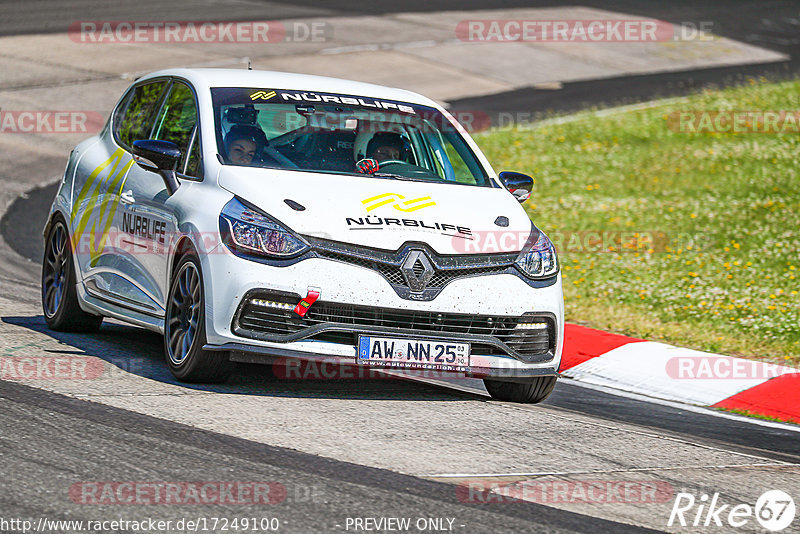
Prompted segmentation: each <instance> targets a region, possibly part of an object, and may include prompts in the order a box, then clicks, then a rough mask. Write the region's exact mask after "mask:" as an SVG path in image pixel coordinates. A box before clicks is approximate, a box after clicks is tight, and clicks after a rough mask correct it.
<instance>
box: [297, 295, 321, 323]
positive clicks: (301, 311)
mask: <svg viewBox="0 0 800 534" xmlns="http://www.w3.org/2000/svg"><path fill="white" fill-rule="evenodd" d="M318 298H319V290H318V289H311V288H309V289H308V295H306V296H305V298H304V299H302V300H301V301H300V302H298V303H297V306H295V307H294V312H295V313H296V314H297V315H299V316H300V317H305V316H306V313H307V312H308V309H309V308H310V307H311V305H312V304H314V303H315V302H316V301H317V299H318Z"/></svg>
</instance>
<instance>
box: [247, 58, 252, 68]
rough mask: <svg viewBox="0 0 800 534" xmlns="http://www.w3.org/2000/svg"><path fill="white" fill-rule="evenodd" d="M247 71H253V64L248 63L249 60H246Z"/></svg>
mask: <svg viewBox="0 0 800 534" xmlns="http://www.w3.org/2000/svg"><path fill="white" fill-rule="evenodd" d="M247 70H253V64H252V63H251V62H250V60H249V59H248V60H247Z"/></svg>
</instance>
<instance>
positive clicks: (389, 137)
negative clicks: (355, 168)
mask: <svg viewBox="0 0 800 534" xmlns="http://www.w3.org/2000/svg"><path fill="white" fill-rule="evenodd" d="M405 152H406V142H405V141H404V140H403V138H402V137H401V136H400V134H398V133H394V132H378V133H376V134H375V135H373V136H372V139H370V141H369V143H368V144H367V157H368V158H370V159H374V160H375V161H377V162H378V163H381V162H384V161H390V160H394V161H405V159H406V158H405Z"/></svg>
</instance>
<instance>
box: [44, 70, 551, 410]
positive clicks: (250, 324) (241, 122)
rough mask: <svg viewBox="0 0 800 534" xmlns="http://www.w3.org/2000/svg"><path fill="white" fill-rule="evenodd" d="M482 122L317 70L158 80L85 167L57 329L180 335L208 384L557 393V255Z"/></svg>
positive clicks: (521, 179) (59, 244)
mask: <svg viewBox="0 0 800 534" xmlns="http://www.w3.org/2000/svg"><path fill="white" fill-rule="evenodd" d="M532 185H533V180H532V179H531V178H530V177H528V176H525V175H523V174H519V173H513V172H506V173H500V175H499V176H498V175H497V174H496V173H495V172H494V171H493V170H492V168H491V166H490V165H489V163H488V161H487V160H486V158H485V157H484V155H483V154H482V153H481V152H480V150H479V149H478V147H477V145H476V144H475V142H474V141H473V140H472V139H471V138H470V136H469V135H468V134H467V132H466V131H465V130H464V128H463V127H462V126H461V125H459V124H458V122H457V121H455V120H454V119H453V117H451V116H450V115H449V114H448V113H447V112H446V111H445V110H444V109H442V108H441V107H440V106H438V105H437V104H436V103H434V102H433V101H431V100H429V99H427V98H425V97H422V96H420V95H417V94H414V93H411V92H408V91H403V90H398V89H390V88H386V87H380V86H376V85H370V84H364V83H355V82H350V81H345V80H337V79H332V78H323V77H316V76H306V75H296V74H285V73H275V72H263V71H249V70H222V69H175V70H165V71H161V72H156V73H153V74H150V75H147V76H145V77H142V78H140V79H138V80H137V81H136V82H135V83H134V84H133V85H132V86H131V87H130V88H129V89H128V90H127V91H126V92H125V94H124V95H123V96H122V98H121V99H120V100H119V102H118V103H117V105H116V107H115V109H114V110H113V112H112V113H111V116H110V118H109V120H108V122H107V123H106V125H105V126H104V128H103V130H102V131H101V132H100V133H99V134H98V135H97V136H95V137H92V138H91V139H88V140H86V141H84V142H82V143H81V144H79V145H78V146H77V147H75V149H74V150H73V151H72V153H71V154H70V157H69V161H68V163H67V167H66V170H65V172H64V177H63V180H62V182H61V186H60V188H59V190H58V193H57V195H56V198H55V200H54V202H53V205H52V209H51V211H50V215H49V218H48V220H47V224H46V227H45V229H44V237H45V257H44V263H43V269H42V303H43V308H44V315H45V318H46V321H47V324H48V325H49V327H50V328H52V329H55V330H72V331H91V330H96V329H97V328H98V327H99V326H100V323H101V321H102V320H103V317H113V318H116V319H119V320H122V321H126V322H128V323H132V324H134V325H139V326H141V327H144V328H148V329H150V330H153V331H156V332H159V333H162V334H163V336H164V352H165V358H166V362H167V365H168V366H169V369H170V370H171V371H172V373H173V374H174V376H175V377H176V378H177V379H179V380H182V381H188V382H215V381H223V380H225V379H226V377H227V376H228V374H229V372H230V370H231V367H232V365H233V362H235V361H263V362H264V363H271V362H274V361H275V359H277V358H291V359H292V361H297V360H296V359H300V360H312V361H314V360H319V359H325V360H326V361H330V360H334V361H337V362H340V363H342V364H348V365H350V364H351V365H355V366H369V367H370V368H377V369H395V370H397V369H410V370H419V369H422V370H435V371H437V372H441V373H443V374H445V375H448V376H450V375H452V376H455V377H477V378H483V379H484V382H485V384H486V387H487V389H488V391H489V393H490V394H491V395H492V396H494V397H496V398H499V399H503V400H511V401H517V402H539V401H541V400H543V399H544V398H545V397H547V395H549V393H550V392H551V391H552V389H553V386H554V384H555V382H556V378H557V376H558V367H559V363H560V359H561V349H562V343H563V328H564V327H563V297H562V288H561V277H560V274H559V265H558V259H557V256H556V251H555V249H554V247H553V245H552V243H551V242H550V240H549V239H548V238H547V236H546V235H545V234H544V233H543V232H542V231H540V230H539V229H538V228H536V226H534V225H533V224H532V223H531V221H530V219H529V217H528V216H527V214H526V212H525V210H524V209H523V208H522V207H521V206H520V203H521V202H524V200H525V199H527V198H528V196H529V195H530V191H531V187H532Z"/></svg>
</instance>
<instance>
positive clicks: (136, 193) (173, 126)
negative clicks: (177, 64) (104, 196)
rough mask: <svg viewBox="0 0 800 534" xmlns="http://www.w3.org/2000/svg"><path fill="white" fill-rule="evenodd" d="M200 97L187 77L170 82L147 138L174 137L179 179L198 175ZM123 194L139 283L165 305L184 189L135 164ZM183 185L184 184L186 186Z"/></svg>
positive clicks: (124, 227)
mask: <svg viewBox="0 0 800 534" xmlns="http://www.w3.org/2000/svg"><path fill="white" fill-rule="evenodd" d="M197 116H198V111H197V100H196V98H195V96H194V92H193V91H192V89H191V87H190V86H189V85H188V84H187V83H184V82H183V81H178V80H176V81H174V82H172V84H171V86H170V88H169V92H168V94H167V97H166V98H165V99H164V102H163V104H162V105H161V108H160V110H159V111H158V113H157V114H156V117H155V120H154V122H153V129H152V131H151V133H150V137H149V139H156V140H160V141H170V142H172V143H175V144H176V145H177V146H178V148H179V149H180V150H181V154H182V156H181V160H180V162H179V164H178V169H177V175H178V179H179V180H180V181H181V182H187V181H192V180H199V179H200V176H199V175H200V171H201V169H200V161H201V159H200V144H199V135H198V120H197ZM124 189H125V190H124V192H123V196H124V197H125V198H126V199H127V201H128V202H129V210H128V211H129V212H128V214H127V215H126V216H125V218H124V219H123V221H122V231H123V232H126V233H128V234H129V235H130V237H131V241H132V242H133V243H134V248H135V249H136V250H137V251H138V253H137V254H135V262H136V263H135V265H136V269H137V270H138V273H137V275H136V276H137V279H138V280H137V282H138V283H139V284H141V285H142V286H143V287H144V288H145V289H146V290H147V291H148V293H150V294H151V295H153V297H154V299H155V300H156V302H157V304H158V305H159V307H160V308H161V309H164V307H165V304H166V296H165V295H166V294H167V291H168V283H169V276H168V272H167V271H168V268H169V251H170V250H171V248H172V242H173V241H174V240H175V239H176V237H177V235H178V217H177V215H178V213H177V209H178V208H179V199H180V198H181V197H183V196H184V193H185V191H182V190H179V192H178V193H176V194H175V197H178V198H174V197H171V196H170V195H169V194H168V192H167V188H166V186H165V184H164V181H163V179H162V178H161V176H160V175H159V174H156V173H153V172H150V171H147V170H145V169H143V168H141V167H139V166H138V165H134V166H133V167H132V168H131V170H130V172H129V176H128V180H127V182H126V185H125V188H124ZM182 189H184V188H183V187H182Z"/></svg>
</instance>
